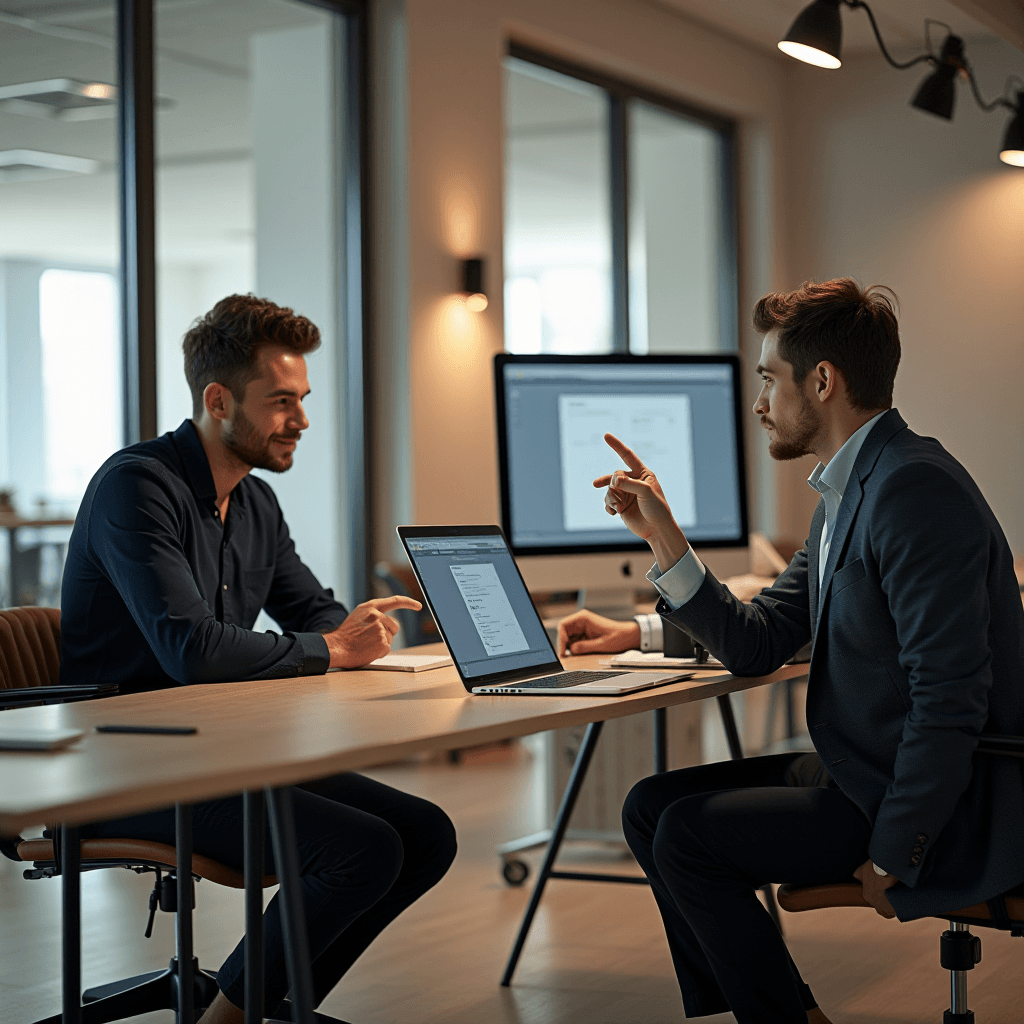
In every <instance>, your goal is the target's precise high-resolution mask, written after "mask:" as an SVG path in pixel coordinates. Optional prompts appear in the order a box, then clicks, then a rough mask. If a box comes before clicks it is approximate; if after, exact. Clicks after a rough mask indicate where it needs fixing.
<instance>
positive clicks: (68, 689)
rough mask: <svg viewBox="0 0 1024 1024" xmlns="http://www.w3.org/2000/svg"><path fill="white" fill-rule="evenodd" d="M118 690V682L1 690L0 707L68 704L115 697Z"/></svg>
mask: <svg viewBox="0 0 1024 1024" xmlns="http://www.w3.org/2000/svg"><path fill="white" fill-rule="evenodd" d="M117 692H118V687H117V684H116V683H97V684H95V685H90V686H27V687H24V688H22V689H19V690H0V709H3V708H17V707H22V706H23V705H25V704H40V703H45V704H67V703H71V702H73V701H78V700H92V699H94V698H96V697H113V696H114V695H115V694H116V693H117Z"/></svg>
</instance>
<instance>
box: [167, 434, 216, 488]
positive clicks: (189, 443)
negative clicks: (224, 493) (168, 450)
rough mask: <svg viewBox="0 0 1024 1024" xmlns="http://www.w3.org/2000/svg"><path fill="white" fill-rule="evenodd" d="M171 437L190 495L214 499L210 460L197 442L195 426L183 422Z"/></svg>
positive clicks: (197, 435)
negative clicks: (183, 468)
mask: <svg viewBox="0 0 1024 1024" xmlns="http://www.w3.org/2000/svg"><path fill="white" fill-rule="evenodd" d="M171 436H172V437H173V438H174V447H175V448H177V449H178V454H179V455H180V456H181V461H182V464H183V465H184V467H185V475H186V476H187V477H188V483H189V486H190V487H191V488H192V493H193V494H194V495H195V496H196V498H197V499H213V498H216V497H217V488H216V487H215V486H214V483H213V472H212V471H211V470H210V460H209V459H208V458H207V457H206V449H205V448H204V447H203V442H202V441H200V440H199V433H198V431H197V430H196V427H195V424H194V423H193V422H192V421H191V420H183V421H182V424H181V426H180V427H178V429H177V430H176V431H175V432H174V433H173V435H171Z"/></svg>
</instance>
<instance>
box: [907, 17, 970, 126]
mask: <svg viewBox="0 0 1024 1024" xmlns="http://www.w3.org/2000/svg"><path fill="white" fill-rule="evenodd" d="M963 66H964V41H963V40H962V39H961V38H960V37H959V36H954V35H949V36H946V41H945V42H944V43H943V44H942V53H941V54H940V55H939V58H938V63H937V65H936V67H935V70H934V71H933V72H932V73H931V74H930V75H929V76H928V77H927V78H926V79H925V80H924V81H923V82H922V83H921V85H920V87H919V88H918V90H917V92H916V93H914V98H913V99H912V100H911V101H910V105H911V106H912V107H917V109H918V110H926V111H927V112H928V113H929V114H934V115H935V116H936V117H944V118H945V119H946V120H947V121H952V120H953V105H954V103H955V102H956V76H957V75H958V74H959V72H960V69H961V68H962V67H963Z"/></svg>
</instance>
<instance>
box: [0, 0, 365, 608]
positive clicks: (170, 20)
mask: <svg viewBox="0 0 1024 1024" xmlns="http://www.w3.org/2000/svg"><path fill="white" fill-rule="evenodd" d="M7 6H8V5H6V4H2V3H0V52H2V53H3V54H4V59H3V61H2V62H0V364H2V367H3V372H2V373H0V605H9V604H17V603H23V604H33V603H44V604H56V603H57V601H58V599H59V579H60V567H61V559H62V554H63V545H64V543H65V542H66V539H67V536H68V534H69V530H70V524H71V523H72V522H73V518H74V515H75V512H76V510H77V507H78V504H79V502H80V500H81V497H82V494H83V492H84V489H85V487H86V485H87V483H88V481H89V479H90V477H91V476H92V474H93V473H94V472H95V470H96V469H97V468H98V467H99V465H100V464H101V463H102V462H103V461H104V460H105V459H106V458H107V457H108V456H109V455H110V454H112V453H113V452H114V451H116V450H118V449H119V448H120V447H122V446H123V445H124V444H126V443H130V442H131V441H132V440H135V439H138V438H145V437H149V436H153V434H154V433H160V432H164V431H166V430H173V429H175V428H176V427H177V426H178V424H180V423H181V421H182V420H183V419H185V418H186V417H188V416H190V415H191V399H190V396H189V394H188V389H187V387H186V385H185V380H184V373H183V363H182V351H181V340H182V336H183V335H184V333H185V331H186V330H187V329H188V326H189V324H190V323H191V322H192V321H193V320H194V319H195V318H196V317H198V316H201V315H202V314H203V313H205V312H206V311H207V310H208V309H210V308H211V306H212V305H213V304H214V303H215V302H216V301H217V300H218V299H220V298H222V297H224V296H225V295H228V294H231V293H233V292H243V293H244V292H255V293H256V294H259V295H262V296H266V297H267V298H270V299H272V300H273V301H275V302H277V303H279V304H281V305H285V306H291V307H293V308H294V309H295V310H296V311H297V312H299V313H303V314H305V315H307V316H309V317H310V318H311V319H312V320H313V321H314V322H315V323H317V325H318V326H319V327H320V329H321V332H322V335H323V344H322V346H321V349H320V350H319V351H318V352H317V353H316V354H314V355H313V356H311V357H310V360H309V363H310V365H309V371H310V380H311V381H312V382H313V385H314V394H313V395H312V396H311V398H310V401H309V403H308V406H307V412H308V414H309V417H310V420H311V427H310V429H309V430H308V431H307V432H306V435H305V437H304V439H303V443H302V445H301V447H300V449H299V454H298V457H297V458H296V461H295V468H294V469H293V470H292V471H291V472H290V473H288V474H286V475H284V476H280V477H275V478H274V479H273V481H272V484H273V486H274V488H275V490H276V491H277V493H278V495H279V497H280V499H281V503H282V505H283V507H284V510H285V514H286V516H287V517H288V519H289V522H290V523H291V525H292V530H293V534H294V535H295V536H296V540H297V544H298V546H299V551H300V554H301V555H302V556H303V557H304V558H305V559H306V560H307V561H308V562H309V563H310V565H311V566H312V567H313V569H314V571H315V572H316V573H317V575H318V577H319V578H320V579H321V580H322V582H323V583H324V584H325V585H328V586H332V587H334V588H335V591H336V592H337V593H338V594H339V596H340V597H341V598H342V599H343V600H346V601H356V600H362V599H363V598H365V597H366V596H367V592H366V590H367V587H366V555H365V553H366V542H365V522H366V515H365V507H364V505H363V500H364V498H363V496H365V494H367V493H368V490H369V489H368V488H367V487H364V486H358V481H359V480H361V479H362V478H363V477H364V475H365V466H364V463H363V457H362V451H363V443H364V406H363V375H362V364H363V344H364V340H363V326H362V313H361V310H362V295H363V288H364V283H363V276H362V265H363V260H362V253H363V239H364V238H365V230H364V206H363V198H362V196H363V192H362V180H363V156H364V147H363V146H362V144H361V142H362V134H363V131H364V122H365V119H364V116H363V110H364V106H365V94H364V89H363V81H364V77H365V16H364V15H365V10H364V8H365V5H364V4H362V3H359V2H356V0H337V2H331V0H317V2H315V3H313V2H304V0H190V2H187V3H182V0H115V3H113V4H95V3H85V2H80V3H74V4H66V5H47V7H46V10H45V11H43V10H42V9H40V11H39V12H38V14H37V15H34V14H33V8H31V7H26V5H24V4H18V5H17V11H14V12H13V13H12V14H11V16H10V17H7V16H6V15H5V9H6V8H7ZM150 81H151V82H152V88H151V91H147V89H148V82H150ZM147 95H148V96H151V97H152V106H151V108H149V107H147V106H146V105H144V104H142V105H140V104H141V100H140V97H146V96H147ZM119 127H120V131H119ZM147 182H148V184H147ZM123 240H124V241H123ZM122 248H123V249H124V254H123V257H122V251H121V250H122ZM344 481H347V483H343V482H344ZM343 487H344V491H343ZM311 493H315V494H316V495H317V501H316V502H315V503H312V502H310V501H308V495H309V494H311ZM303 494H305V495H306V497H307V500H306V501H303V500H302V499H301V496H302V495H303ZM354 496H355V497H354Z"/></svg>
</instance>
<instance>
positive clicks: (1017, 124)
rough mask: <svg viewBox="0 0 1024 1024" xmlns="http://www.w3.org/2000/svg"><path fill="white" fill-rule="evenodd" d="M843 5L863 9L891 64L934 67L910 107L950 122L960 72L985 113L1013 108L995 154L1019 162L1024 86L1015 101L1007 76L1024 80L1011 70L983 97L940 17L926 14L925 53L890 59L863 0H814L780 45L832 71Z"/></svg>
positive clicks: (838, 53) (1022, 158) (1023, 156)
mask: <svg viewBox="0 0 1024 1024" xmlns="http://www.w3.org/2000/svg"><path fill="white" fill-rule="evenodd" d="M842 7H849V8H850V10H862V11H863V12H864V13H865V14H866V15H867V18H868V21H869V22H870V23H871V31H872V32H873V33H874V35H875V41H876V42H877V43H878V49H879V50H881V52H882V56H883V57H884V58H885V59H886V61H887V62H888V63H889V64H890V65H891V66H892V67H894V68H896V69H897V70H899V71H903V70H905V69H906V68H910V67H913V66H914V65H915V64H923V63H927V64H930V65H931V66H932V67H933V68H934V70H933V71H932V73H931V74H930V75H929V76H928V77H927V78H926V79H925V80H924V81H923V82H922V83H921V84H920V86H919V87H918V89H917V92H915V93H914V97H913V99H912V100H911V101H910V105H911V106H912V107H916V108H917V109H918V110H924V111H927V112H928V113H929V114H935V115H936V117H942V118H945V119H946V120H947V121H952V120H953V106H954V103H955V102H956V79H957V77H958V76H963V77H964V78H965V79H966V80H967V82H968V84H969V85H970V87H971V92H972V93H973V95H974V99H975V102H976V103H977V104H978V106H979V107H981V109H982V110H984V111H985V112H986V113H988V112H990V111H993V110H995V109H996V108H997V107H1004V108H1005V109H1006V110H1012V111H1013V113H1014V116H1013V118H1012V120H1011V121H1010V123H1009V125H1008V126H1007V129H1006V135H1005V137H1004V139H1003V147H1002V150H1001V151H1000V153H999V159H1000V160H1002V161H1003V163H1005V164H1012V165H1013V166H1015V167H1024V91H1022V92H1018V93H1017V99H1016V101H1012V100H1010V99H1009V98H1008V96H1007V91H1008V90H1009V83H1010V82H1011V81H1018V82H1020V84H1021V85H1024V81H1021V80H1020V79H1018V78H1017V76H1016V75H1011V76H1010V78H1009V79H1008V80H1007V84H1006V86H1005V87H1004V89H1003V93H1002V95H1001V96H997V97H996V98H995V99H994V100H992V101H991V102H986V101H985V99H984V97H983V96H982V95H981V92H980V90H979V89H978V83H977V81H976V79H975V77H974V72H973V71H972V70H971V65H970V64H968V63H967V57H966V56H965V54H964V41H963V40H962V39H961V38H960V37H959V36H955V35H953V30H952V29H951V28H950V27H949V26H948V25H946V24H944V23H943V22H941V21H934V20H933V19H931V18H926V19H925V23H924V34H925V43H926V45H927V47H928V52H927V53H922V54H920V55H918V56H917V57H913V58H912V59H911V60H908V61H902V62H901V61H898V60H894V59H893V57H892V54H890V53H889V51H888V50H887V49H886V47H885V40H884V39H882V33H881V32H879V31H878V23H877V22H876V21H875V16H874V14H872V12H871V8H870V7H868V5H867V4H866V3H865V2H864V0H813V2H812V3H810V4H808V5H807V6H806V7H805V8H804V9H803V10H802V11H801V12H800V14H798V15H797V18H796V21H794V22H793V24H792V25H791V26H790V28H789V31H788V32H787V33H786V35H785V37H784V38H783V39H781V40H780V41H779V44H778V45H779V49H780V50H781V51H782V52H783V53H785V54H788V55H789V56H790V57H795V58H796V59H797V60H800V61H803V62H804V63H805V64H813V65H815V66H816V67H819V68H831V69H833V70H834V69H835V68H839V67H842V59H841V58H842V46H843V23H842V18H841V17H840V9H841V8H842ZM932 25H941V26H942V27H943V28H944V29H946V33H947V34H946V39H945V42H943V44H942V50H941V52H940V53H939V54H937V55H936V53H935V51H934V49H933V47H932V41H931V36H930V29H931V26H932Z"/></svg>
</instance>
